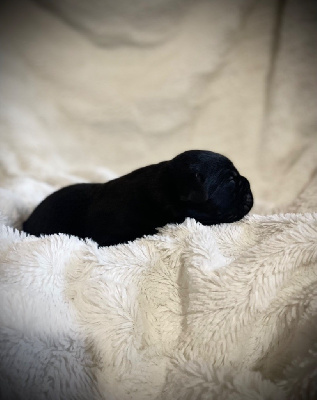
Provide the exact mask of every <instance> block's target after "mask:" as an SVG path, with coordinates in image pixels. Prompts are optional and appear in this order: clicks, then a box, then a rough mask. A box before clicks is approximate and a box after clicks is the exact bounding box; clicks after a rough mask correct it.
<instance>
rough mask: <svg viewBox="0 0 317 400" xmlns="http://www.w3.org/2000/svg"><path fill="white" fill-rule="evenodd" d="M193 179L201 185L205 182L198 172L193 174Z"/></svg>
mask: <svg viewBox="0 0 317 400" xmlns="http://www.w3.org/2000/svg"><path fill="white" fill-rule="evenodd" d="M195 178H196V179H197V181H198V182H201V183H203V182H205V179H206V178H205V177H204V175H203V174H201V173H200V172H196V173H195Z"/></svg>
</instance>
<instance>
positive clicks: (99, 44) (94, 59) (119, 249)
mask: <svg viewBox="0 0 317 400" xmlns="http://www.w3.org/2000/svg"><path fill="white" fill-rule="evenodd" d="M2 7H3V5H2ZM0 19H1V20H0V51H1V57H0V63H1V74H0V85H1V91H0V95H1V104H0V137H1V145H0V183H1V187H0V307H1V312H0V398H1V399H6V400H7V399H8V400H10V399H14V400H15V399H23V400H27V399H30V400H42V399H51V400H55V399H56V400H62V399H63V400H64V399H66V400H68V399H74V400H75V399H76V400H79V399H85V400H86V399H98V400H99V399H103V400H110V399H115V400H126V399H129V400H142V399H149V400H150V399H151V400H152V399H157V400H159V399H162V400H163V399H167V400H174V399H175V400H177V399H179V400H183V399H190V400H191V399H193V400H195V399H197V400H198V399H200V400H205V399H206V400H207V399H208V400H209V399H229V400H233V399H234V400H237V399H250V400H251V399H294V400H295V399H296V400H297V399H302V400H306V399H315V398H316V397H317V384H316V382H317V262H316V257H317V214H316V212H317V200H316V199H317V175H316V171H317V162H316V160H317V142H316V132H317V119H316V109H317V96H316V93H317V92H316V89H317V83H316V77H317V75H316V68H317V57H316V54H317V53H316V52H315V51H314V49H315V48H316V35H315V33H316V26H317V24H316V20H317V10H316V5H315V3H314V2H313V1H310V0H305V1H302V2H297V1H295V0H289V1H280V2H276V1H273V0H272V1H266V2H260V1H256V0H241V1H235V0H225V1H222V0H221V1H220V0H219V1H218V0H214V1H203V0H199V1H195V2H192V1H188V0H185V1H177V0H172V1H165V0H155V1H153V2H151V3H150V2H144V1H142V0H135V1H134V2H130V1H128V0H120V1H117V2H111V1H107V0H94V1H91V2H85V1H81V0H78V1H77V2H73V1H72V2H70V1H62V0H61V1H59V0H56V1H55V2H54V3H52V2H48V1H45V0H42V1H25V0H14V1H10V2H7V4H6V5H5V7H3V9H2V10H1V12H0ZM190 148H201V149H209V150H213V151H218V152H221V153H223V154H225V155H227V156H228V157H230V158H231V159H232V160H233V161H234V163H235V165H236V166H237V168H238V169H239V171H241V173H242V174H243V175H245V176H247V177H248V178H249V179H250V181H251V186H252V189H253V192H254V197H255V207H254V209H253V210H252V211H251V213H250V215H249V216H247V217H246V218H244V219H243V220H242V221H240V222H238V223H234V224H223V225H219V226H213V227H204V226H202V225H200V224H199V223H196V222H195V221H194V220H191V219H188V220H186V221H185V222H184V223H183V224H181V225H169V226H166V227H164V228H162V229H161V230H160V232H159V233H158V234H157V235H155V236H149V237H145V238H142V239H140V240H137V241H135V242H132V243H128V244H125V245H118V246H114V247H108V248H98V247H97V246H96V244H95V243H93V242H91V241H81V240H79V239H77V238H75V237H68V236H66V235H53V236H47V237H41V238H36V237H32V236H27V235H26V234H25V233H23V232H22V231H21V224H22V222H23V221H24V219H25V218H26V217H27V216H28V215H29V213H30V212H31V211H32V209H33V208H34V207H35V206H36V205H37V204H38V203H39V202H40V201H41V200H42V199H43V198H44V197H45V196H46V195H48V194H49V193H51V192H52V191H53V190H55V189H57V188H59V187H61V186H63V185H67V184H71V183H74V182H83V181H85V182H103V181H107V180H109V179H112V178H113V177H115V176H117V175H119V174H122V173H125V172H128V171H130V170H132V169H134V168H136V167H138V166H142V165H146V164H148V163H151V162H157V161H161V160H164V159H169V158H170V157H172V156H174V155H176V154H177V153H179V152H181V151H183V150H186V149H190Z"/></svg>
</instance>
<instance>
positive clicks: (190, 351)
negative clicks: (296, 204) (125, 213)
mask: <svg viewBox="0 0 317 400" xmlns="http://www.w3.org/2000/svg"><path fill="white" fill-rule="evenodd" d="M316 243H317V214H309V213H307V214H286V215H272V216H268V217H261V216H258V215H253V216H250V217H247V218H245V219H244V220H243V221H241V222H239V223H236V224H233V225H230V226H229V225H220V226H214V227H204V226H202V225H200V224H199V223H196V222H195V221H194V220H190V219H188V220H187V221H186V222H185V223H183V224H182V225H179V226H173V225H170V226H167V227H165V228H164V229H162V231H161V233H160V234H158V235H156V236H152V237H147V238H144V239H141V240H138V241H135V242H134V243H130V244H127V245H119V246H114V247H110V248H97V246H96V245H95V243H93V242H89V241H87V242H84V241H81V240H79V239H76V238H74V237H67V236H65V235H54V236H51V237H44V238H35V237H26V235H25V234H23V233H22V234H20V233H19V232H18V231H15V230H12V229H11V228H8V227H6V226H5V225H2V227H1V250H0V258H1V261H2V262H1V287H0V296H1V297H0V298H1V305H2V313H1V317H0V321H1V339H0V346H1V357H2V360H1V376H2V382H1V384H2V386H1V388H2V391H3V393H2V397H1V398H3V399H16V398H20V396H21V394H22V393H23V399H25V400H26V399H30V400H31V399H32V400H34V399H44V398H45V399H77V400H78V399H88V398H89V399H92V398H96V399H99V398H100V399H120V400H123V399H135V400H141V399H162V400H163V399H170V400H177V399H180V400H181V399H210V398H217V399H247V398H249V399H264V398H266V399H279V400H280V399H296V400H297V399H305V400H306V399H314V398H316V395H317V369H316V363H317V321H316V313H317V268H316V257H317V245H316ZM16 396H17V397H16Z"/></svg>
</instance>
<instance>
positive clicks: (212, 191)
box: [23, 150, 253, 246]
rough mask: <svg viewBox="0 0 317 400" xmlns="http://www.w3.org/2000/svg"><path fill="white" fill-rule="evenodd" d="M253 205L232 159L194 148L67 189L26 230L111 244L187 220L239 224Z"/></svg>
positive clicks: (46, 204)
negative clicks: (129, 170)
mask: <svg viewBox="0 0 317 400" xmlns="http://www.w3.org/2000/svg"><path fill="white" fill-rule="evenodd" d="M252 205H253V197H252V193H251V190H250V185H249V182H248V180H247V179H246V178H244V177H243V176H241V175H240V174H239V173H238V171H237V170H236V168H235V167H234V165H233V164H232V162H231V161H230V160H229V159H228V158H226V157H224V156H222V155H221V154H217V153H213V152H211V151H200V150H190V151H185V152H184V153H182V154H179V155H178V156H176V157H175V158H173V159H172V160H170V161H163V162H160V163H158V164H153V165H149V166H147V167H143V168H140V169H137V170H135V171H133V172H131V173H129V174H127V175H124V176H122V177H120V178H117V179H114V180H112V181H109V182H107V183H103V184H101V183H99V184H98V183H91V184H89V183H80V184H75V185H71V186H67V187H64V188H62V189H60V190H58V191H57V192H55V193H53V194H51V195H50V196H48V197H47V198H46V199H45V200H44V201H43V202H42V203H41V204H40V205H39V206H38V207H37V208H36V209H35V210H34V212H33V213H32V214H31V216H30V217H29V219H28V220H27V221H26V222H25V223H24V225H23V229H24V231H25V232H28V233H31V234H33V235H36V236H39V235H41V234H53V233H67V234H70V235H75V236H78V237H80V238H91V239H93V240H94V241H96V242H97V243H99V245H101V246H109V245H114V244H118V243H124V242H127V241H130V240H134V239H136V238H139V237H141V236H143V235H148V234H153V233H155V232H156V228H158V227H161V226H164V225H166V224H167V223H181V222H183V221H184V220H185V218H186V217H191V218H195V219H196V220H197V221H199V222H201V223H202V224H204V225H213V224H219V223H222V222H234V221H238V220H239V219H241V218H242V217H243V216H244V215H246V214H247V213H248V212H249V211H250V209H251V207H252Z"/></svg>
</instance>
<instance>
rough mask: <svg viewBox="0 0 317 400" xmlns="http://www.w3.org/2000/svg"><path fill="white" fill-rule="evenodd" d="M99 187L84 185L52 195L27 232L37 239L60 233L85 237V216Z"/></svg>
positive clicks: (32, 218) (27, 224)
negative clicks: (37, 237)
mask: <svg viewBox="0 0 317 400" xmlns="http://www.w3.org/2000/svg"><path fill="white" fill-rule="evenodd" d="M97 187H98V184H88V183H80V184H75V185H71V186H67V187H64V188H62V189H60V190H58V191H56V192H54V193H52V194H51V195H50V196H48V197H47V198H46V199H44V200H43V201H42V203H40V204H39V205H38V206H37V207H36V208H35V210H34V211H33V213H32V214H31V215H30V217H29V218H28V219H27V220H26V221H25V222H24V224H23V230H24V231H25V232H27V233H30V234H32V235H35V236H40V235H42V234H43V235H49V234H54V233H57V232H58V233H66V234H70V235H72V234H75V235H76V236H79V237H84V236H83V233H84V232H83V221H84V219H85V213H86V210H87V208H88V206H89V204H90V202H91V199H92V197H93V195H94V192H95V191H96V189H97Z"/></svg>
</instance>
